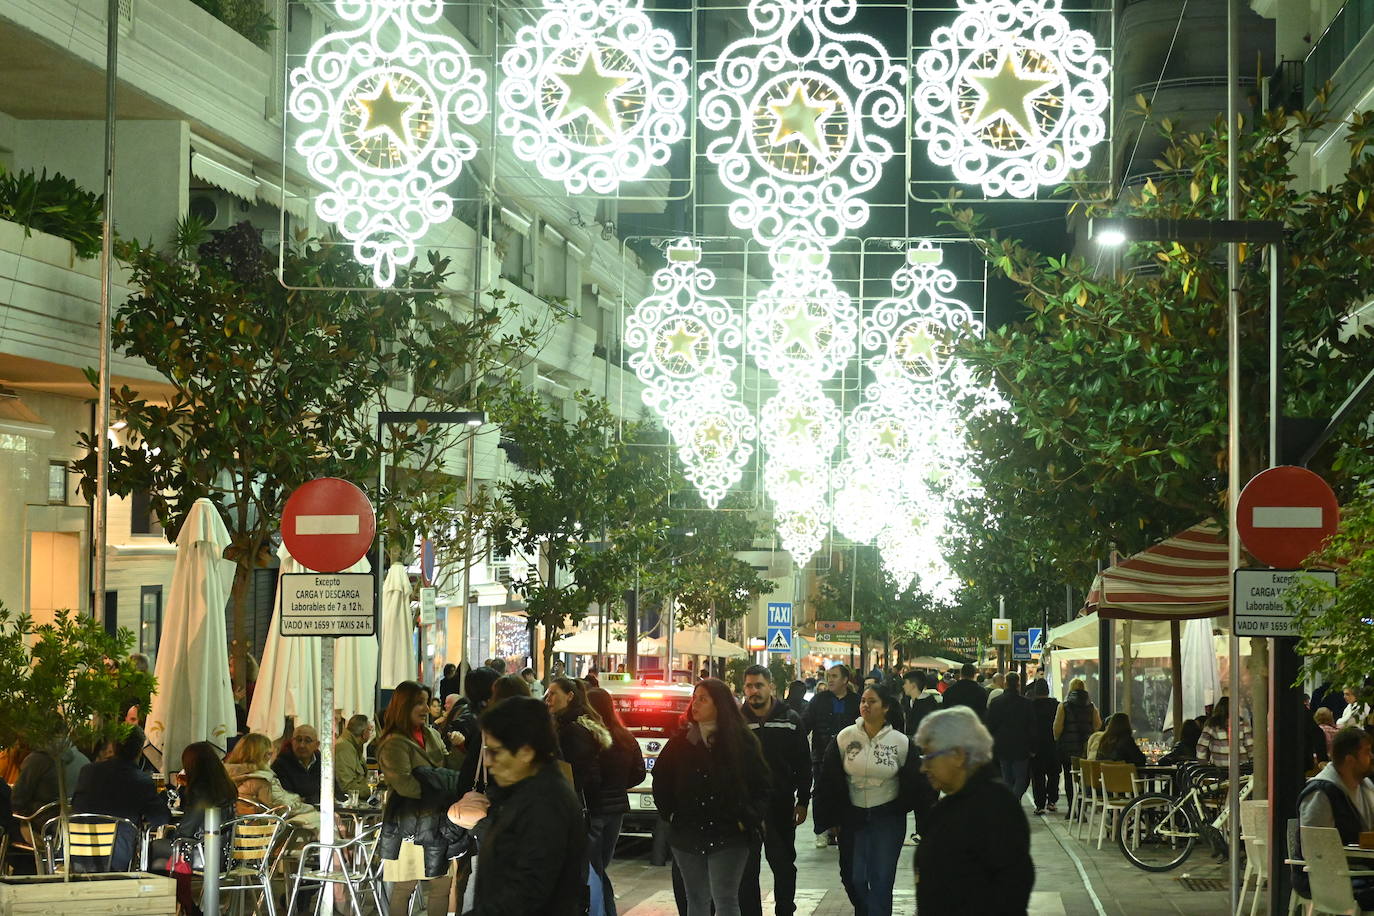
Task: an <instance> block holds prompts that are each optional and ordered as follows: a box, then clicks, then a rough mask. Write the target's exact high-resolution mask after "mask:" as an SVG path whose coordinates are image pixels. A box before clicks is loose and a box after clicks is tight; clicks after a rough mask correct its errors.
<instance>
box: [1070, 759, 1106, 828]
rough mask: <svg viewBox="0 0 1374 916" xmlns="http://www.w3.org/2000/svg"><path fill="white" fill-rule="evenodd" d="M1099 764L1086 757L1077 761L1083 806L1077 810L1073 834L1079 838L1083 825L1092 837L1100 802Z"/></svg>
mask: <svg viewBox="0 0 1374 916" xmlns="http://www.w3.org/2000/svg"><path fill="white" fill-rule="evenodd" d="M1101 765H1102V764H1101V763H1100V762H1099V761H1096V760H1089V759H1088V758H1087V757H1084V758H1083V759H1082V760H1081V761H1080V762H1079V767H1080V768H1081V772H1082V775H1081V776H1080V777H1079V783H1080V786H1079V788H1080V790H1081V792H1082V797H1083V806H1082V809H1081V810H1080V812H1079V814H1080V817H1079V821H1078V830H1077V832H1076V833H1075V836H1076V837H1077V838H1078V839H1080V840H1081V839H1083V827H1084V825H1086V826H1087V828H1088V839H1090V840H1091V839H1092V835H1093V821H1094V820H1095V819H1096V818H1097V811H1098V808H1099V807H1100V802H1099V799H1098V797H1097V791H1098V786H1097V783H1098V778H1097V776H1098V769H1099V767H1101Z"/></svg>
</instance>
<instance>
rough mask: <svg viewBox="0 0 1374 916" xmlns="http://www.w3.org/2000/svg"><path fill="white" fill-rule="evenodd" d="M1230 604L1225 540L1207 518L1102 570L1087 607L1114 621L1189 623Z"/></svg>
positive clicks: (1094, 584) (1223, 609) (1218, 528)
mask: <svg viewBox="0 0 1374 916" xmlns="http://www.w3.org/2000/svg"><path fill="white" fill-rule="evenodd" d="M1229 605H1230V567H1229V565H1228V562H1227V555H1226V537H1225V536H1224V535H1223V534H1222V532H1221V527H1220V526H1219V525H1218V524H1217V523H1216V522H1214V521H1212V520H1211V519H1208V520H1207V521H1204V522H1199V523H1198V524H1196V525H1194V526H1193V527H1191V528H1189V529H1187V530H1186V531H1181V532H1179V533H1178V534H1176V535H1174V536H1173V537H1170V538H1165V539H1164V540H1162V541H1160V542H1159V543H1158V544H1155V545H1154V546H1153V547H1150V548H1148V549H1146V550H1142V551H1141V552H1140V553H1137V554H1135V555H1134V556H1132V557H1130V558H1129V559H1126V560H1122V561H1121V562H1120V563H1117V564H1116V565H1115V566H1110V567H1108V568H1107V569H1105V570H1103V571H1102V573H1101V575H1099V576H1098V577H1097V578H1096V579H1095V580H1093V587H1092V590H1091V591H1090V592H1089V593H1088V600H1087V606H1088V608H1089V609H1090V610H1095V611H1097V612H1098V613H1099V614H1101V615H1102V616H1103V617H1109V618H1116V619H1118V620H1189V619H1191V618H1194V617H1215V616H1217V615H1219V614H1225V613H1226V612H1227V609H1228V607H1229Z"/></svg>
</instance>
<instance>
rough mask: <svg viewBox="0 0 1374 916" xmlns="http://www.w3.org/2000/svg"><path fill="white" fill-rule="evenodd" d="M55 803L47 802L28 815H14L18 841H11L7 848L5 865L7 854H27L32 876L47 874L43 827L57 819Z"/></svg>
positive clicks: (7, 859) (7, 860) (6, 859)
mask: <svg viewBox="0 0 1374 916" xmlns="http://www.w3.org/2000/svg"><path fill="white" fill-rule="evenodd" d="M57 814H58V811H57V802H49V803H48V804H46V805H44V806H43V807H41V808H39V809H38V810H37V811H35V812H33V814H30V815H27V816H26V815H23V814H16V815H14V820H15V821H16V823H17V824H18V827H19V829H18V831H17V834H18V836H19V837H20V839H17V840H11V841H10V844H9V848H8V849H7V850H6V858H5V860H4V861H5V863H6V864H8V862H9V858H8V853H10V852H20V853H23V852H27V853H29V854H30V855H32V856H33V868H34V874H38V875H45V874H47V866H48V860H47V856H45V855H44V854H43V825H44V824H46V823H47V822H48V821H49V820H51V819H52V818H55V817H57Z"/></svg>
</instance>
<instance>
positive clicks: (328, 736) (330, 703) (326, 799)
mask: <svg viewBox="0 0 1374 916" xmlns="http://www.w3.org/2000/svg"><path fill="white" fill-rule="evenodd" d="M334 639H335V637H333V636H325V637H323V638H322V639H321V640H320V728H319V732H320V739H321V740H320V844H321V845H320V873H321V874H328V872H329V866H330V862H329V857H330V852H329V849H328V846H329V844H330V843H333V842H334ZM330 887H331V885H328V884H325V885H323V888H322V889H321V891H320V897H319V900H318V901H317V903H318V904H319V909H318V913H319V916H332V914H333V912H334V895H333V894H332V893H329V890H328V889H329V888H330Z"/></svg>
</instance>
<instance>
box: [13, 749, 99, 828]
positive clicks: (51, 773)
mask: <svg viewBox="0 0 1374 916" xmlns="http://www.w3.org/2000/svg"><path fill="white" fill-rule="evenodd" d="M61 758H62V759H61V763H60V764H59V763H58V762H57V761H55V760H54V759H53V756H52V754H51V753H49V752H48V751H47V750H45V749H43V748H34V749H33V750H32V751H31V752H30V753H29V755H28V756H27V757H25V758H24V763H23V765H22V766H21V767H20V768H19V779H18V781H17V782H15V784H14V799H13V801H14V810H15V812H16V813H17V814H23V815H25V816H28V815H30V814H33V813H34V812H35V811H37V810H38V809H39V808H42V807H43V806H44V805H47V804H49V803H51V802H55V801H57V795H58V789H57V768H58V766H59V765H60V766H61V767H62V779H63V783H64V785H65V786H66V787H67V794H68V796H69V797H70V795H71V792H72V790H73V789H74V788H75V787H76V780H77V777H78V776H80V775H81V770H82V768H84V767H85V766H86V764H88V763H90V762H91V761H90V758H88V757H87V756H86V755H85V754H83V753H81V751H79V750H77V749H76V748H75V747H71V746H68V747H67V749H66V750H64V751H62V754H61ZM35 829H37V825H35Z"/></svg>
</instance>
